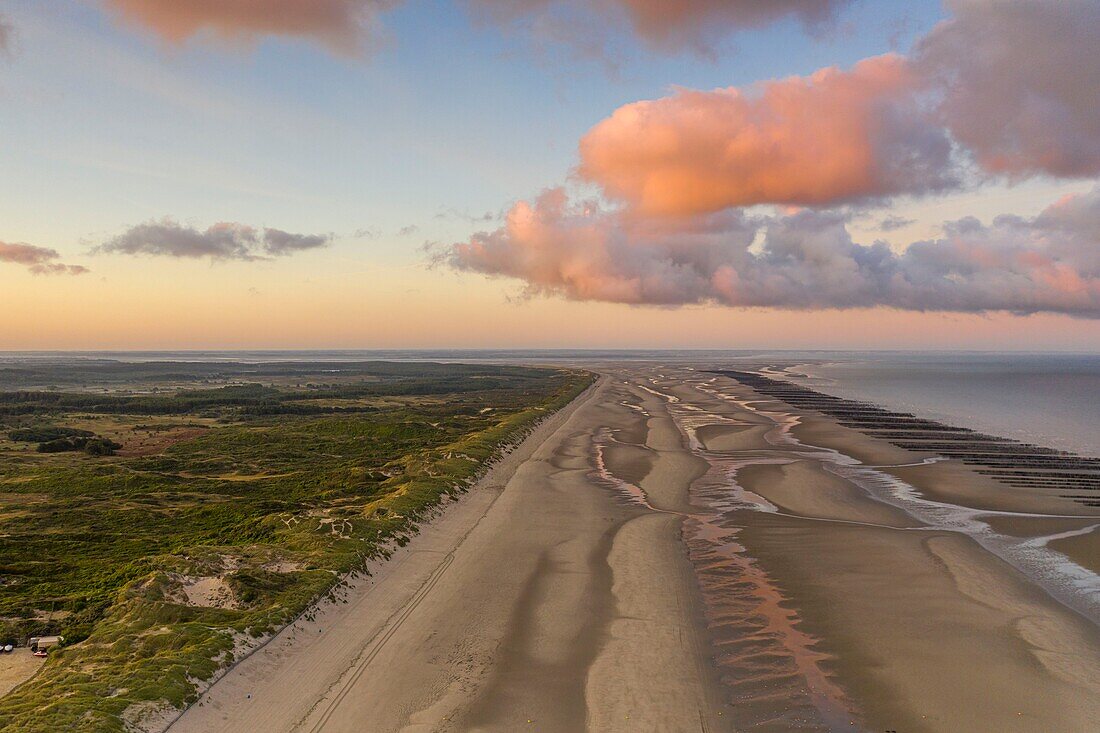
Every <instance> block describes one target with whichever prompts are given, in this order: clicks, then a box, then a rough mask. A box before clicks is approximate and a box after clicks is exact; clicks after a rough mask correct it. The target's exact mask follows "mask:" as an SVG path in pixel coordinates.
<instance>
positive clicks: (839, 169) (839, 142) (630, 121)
mask: <svg viewBox="0 0 1100 733" xmlns="http://www.w3.org/2000/svg"><path fill="white" fill-rule="evenodd" d="M920 91H921V80H920V79H919V78H918V77H917V76H916V75H915V74H914V73H913V72H912V70H911V69H910V68H909V65H908V64H907V62H906V61H905V59H903V58H902V57H900V56H896V55H893V54H890V55H886V56H878V57H875V58H871V59H867V60H865V61H862V62H860V63H859V64H857V65H856V66H855V67H854V68H852V69H851V70H850V71H842V70H840V69H836V68H827V69H822V70H820V71H818V72H816V73H815V74H813V75H812V76H809V77H791V78H788V79H783V80H779V81H772V82H767V83H765V84H762V85H760V86H759V87H757V88H754V89H748V90H742V89H737V88H729V89H719V90H716V91H712V92H699V91H689V90H684V91H678V92H677V93H675V94H674V95H673V96H671V97H666V98H664V99H658V100H655V101H647V102H636V103H634V104H628V105H626V106H624V107H621V108H619V109H618V110H616V111H615V113H614V114H613V115H612V116H611V117H609V118H608V119H606V120H604V121H603V122H601V123H599V124H598V125H596V126H595V127H594V128H593V129H592V130H591V131H590V132H589V133H588V134H587V135H585V137H584V138H583V139H582V140H581V143H580V156H581V163H580V167H579V174H580V176H581V177H582V178H584V179H585V180H588V181H590V182H593V183H597V184H599V185H600V186H601V187H602V188H603V190H604V192H605V194H606V195H607V196H608V197H609V198H611V199H613V200H617V201H622V202H624V203H626V204H628V205H629V206H631V207H634V208H636V209H638V210H639V211H641V212H643V213H646V214H659V215H684V214H696V213H700V212H706V211H718V210H721V209H724V208H729V207H736V206H749V205H754V204H763V203H776V204H796V205H810V206H814V205H826V204H834V203H838V202H844V201H856V200H860V199H868V198H878V197H884V196H891V195H895V194H900V193H923V192H927V191H930V190H938V189H943V188H946V187H948V186H949V185H952V184H953V183H954V180H953V174H952V172H951V170H950V160H949V159H950V152H951V148H950V142H949V141H948V139H947V137H946V135H945V134H944V133H943V131H942V130H941V129H939V128H938V127H936V126H935V125H934V124H931V123H930V122H929V120H928V117H927V115H926V114H925V112H924V110H923V109H922V107H921V106H920V104H919V102H918V99H919V92H920Z"/></svg>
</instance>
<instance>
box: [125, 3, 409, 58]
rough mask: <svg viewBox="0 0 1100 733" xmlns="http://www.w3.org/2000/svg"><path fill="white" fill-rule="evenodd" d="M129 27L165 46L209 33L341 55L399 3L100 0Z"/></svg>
mask: <svg viewBox="0 0 1100 733" xmlns="http://www.w3.org/2000/svg"><path fill="white" fill-rule="evenodd" d="M104 1H105V2H106V4H107V6H108V7H109V8H111V9H112V10H114V11H115V12H116V13H118V14H119V15H120V16H121V17H122V18H123V19H124V20H126V21H127V22H129V23H131V24H134V25H137V26H141V27H144V28H147V29H149V30H151V31H153V32H154V33H156V34H157V35H159V36H160V37H162V38H164V39H165V40H166V41H169V42H171V43H182V42H184V41H186V40H188V39H190V38H192V37H194V36H197V35H200V34H203V33H211V34H213V35H215V36H219V37H221V38H223V39H226V40H231V41H246V42H251V41H254V40H255V39H257V38H260V37H263V36H284V37H301V38H308V39H311V40H314V41H318V42H320V43H323V44H325V45H327V46H329V47H330V48H332V49H334V50H336V51H338V52H341V53H349V54H351V53H356V52H358V51H360V50H361V49H362V46H363V43H364V41H365V39H366V38H367V37H368V36H369V35H370V34H371V33H372V31H373V30H374V25H375V22H376V15H377V14H378V13H379V12H382V11H385V10H388V9H390V8H391V7H393V6H394V5H395V4H396V3H397V2H398V0H104Z"/></svg>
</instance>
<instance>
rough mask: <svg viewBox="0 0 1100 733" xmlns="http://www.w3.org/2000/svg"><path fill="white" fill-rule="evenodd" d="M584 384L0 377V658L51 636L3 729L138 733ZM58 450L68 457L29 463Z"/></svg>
mask: <svg viewBox="0 0 1100 733" xmlns="http://www.w3.org/2000/svg"><path fill="white" fill-rule="evenodd" d="M590 380H591V377H590V375H588V374H586V373H582V372H575V371H569V370H554V369H534V368H523V367H496V366H470V365H437V364H425V363H414V364H395V363H377V362H376V363H370V362H362V363H341V364H332V363H324V364H308V363H292V364H287V363H284V364H271V365H264V364H261V365H256V364H250V365H245V364H224V363H223V364H217V365H211V364H209V363H206V364H180V363H177V364H171V365H164V364H156V365H149V364H144V365H122V364H119V363H117V362H92V363H89V364H82V365H64V368H57V367H56V365H38V366H35V367H33V368H27V367H24V368H21V369H20V370H18V371H16V370H14V369H4V368H3V367H2V366H0V388H4V389H5V391H2V392H0V538H2V540H0V642H4V641H10V642H14V643H17V644H25V643H26V641H27V639H28V637H30V636H33V635H41V634H62V635H64V637H65V643H64V644H63V645H62V646H61V647H60V648H58V649H56V650H53V651H51V653H50V657H49V659H48V660H47V662H46V663H45V665H44V666H43V668H42V669H41V671H40V672H39V673H38V674H37V675H35V677H34V678H32V679H31V680H29V681H28V682H26V683H24V684H22V685H21V686H19V687H17V688H16V689H15V690H13V691H12V692H11V693H9V694H8V695H6V696H4V697H3V698H0V731H4V732H7V731H20V732H25V731H38V730H41V731H57V730H77V729H79V730H104V731H123V730H129V729H140V728H142V727H145V726H148V725H153V726H154V727H155V721H156V720H157V719H158V718H163V716H165V715H170V714H171V710H172V709H174V708H179V707H181V706H183V705H186V704H187V703H188V702H190V701H192V700H193V699H195V696H196V690H197V689H199V687H200V686H201V685H202V683H203V681H206V680H210V679H211V678H212V677H213V676H214V675H215V674H216V673H217V671H218V670H219V669H220V668H222V667H224V666H225V665H227V664H229V663H231V662H232V660H234V659H235V658H236V657H238V656H239V655H240V654H242V653H244V652H245V651H247V649H248V648H250V647H251V646H253V645H254V644H255V643H256V640H258V639H261V638H263V637H264V636H265V635H267V634H270V633H271V632H272V631H274V630H275V629H277V628H278V627H280V626H281V625H283V624H285V623H287V622H288V621H289V620H291V619H293V618H294V617H295V616H297V615H298V614H300V613H303V612H308V610H307V609H308V607H309V606H310V604H311V603H312V602H313V601H315V600H316V599H318V598H319V597H321V596H323V595H324V594H327V593H332V592H334V590H336V589H338V587H339V586H340V585H341V583H342V582H343V579H344V578H346V577H347V575H348V574H349V573H354V572H357V571H362V570H363V568H364V564H365V563H366V562H367V561H368V560H370V559H371V558H376V557H378V556H380V555H383V554H385V553H386V552H387V547H392V545H393V543H402V542H403V541H404V540H405V538H407V536H408V535H409V533H410V532H412V531H413V530H414V528H415V525H416V523H417V522H418V521H419V520H421V519H423V518H424V517H425V515H426V513H427V512H429V510H430V509H431V508H432V507H434V506H435V505H437V504H438V503H439V502H440V501H441V499H443V498H444V497H446V496H448V495H455V494H457V493H460V492H461V491H462V490H463V489H464V488H465V487H467V486H468V485H469V484H470V483H472V482H473V481H474V480H475V479H476V477H477V476H478V475H479V473H480V472H482V471H483V470H484V468H485V466H486V464H487V462H488V461H489V460H491V459H492V457H493V456H494V455H497V454H499V452H500V451H501V450H502V449H504V448H505V447H506V446H507V445H508V444H510V443H512V442H514V441H516V440H517V439H519V438H520V437H522V435H523V434H524V433H525V432H526V431H528V430H529V429H530V428H531V427H532V426H533V425H534V424H535V423H537V422H538V421H539V420H540V419H541V418H542V417H544V416H546V415H547V414H549V413H550V412H552V411H553V410H555V409H557V408H559V407H561V406H563V405H565V404H566V403H568V402H569V401H570V400H571V399H573V398H574V397H575V396H576V395H577V394H579V393H580V392H581V391H582V390H583V389H584V388H585V387H586V386H587V385H588V384H589V383H590ZM59 381H60V382H61V383H60V384H58V383H57V382H59ZM57 440H69V441H74V445H75V443H76V442H80V443H81V446H80V448H82V449H76V448H72V449H66V450H61V451H50V450H48V449H47V450H42V449H40V448H39V446H41V445H43V444H48V443H49V442H50V441H57ZM82 441H83V442H82ZM93 442H94V443H93ZM91 444H95V445H97V446H98V445H104V446H108V447H110V449H109V450H99V449H94V450H88V449H87V448H86V446H87V445H91ZM111 446H113V447H111Z"/></svg>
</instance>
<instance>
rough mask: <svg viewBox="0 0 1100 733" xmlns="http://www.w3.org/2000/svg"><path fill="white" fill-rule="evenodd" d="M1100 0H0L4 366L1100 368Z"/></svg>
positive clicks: (0, 343) (0, 325)
mask: <svg viewBox="0 0 1100 733" xmlns="http://www.w3.org/2000/svg"><path fill="white" fill-rule="evenodd" d="M1098 48H1100V3H1097V2H1095V1H1094V0H1058V1H1057V2H1055V1H1054V0H1049V1H1045V2H1044V1H1041V0H950V1H948V2H944V3H942V4H941V3H940V2H936V1H935V0H929V1H928V2H913V1H912V0H896V1H895V0H890V1H883V0H875V1H874V2H872V1H871V0H752V1H750V0H681V1H680V2H677V3H663V2H658V1H657V0H597V1H595V2H591V1H584V2H582V0H530V1H529V2H524V1H523V0H449V1H448V0H435V1H429V0H220V2H216V1H215V0H188V1H186V2H184V1H180V0H175V1H173V0H82V1H78V2H74V1H73V0H65V1H62V0H33V1H31V0H0V169H2V171H3V175H0V306H2V308H3V311H2V312H0V349H15V350H24V349H147V348H148V349H173V348H178V349H189V348H226V349H232V348H355V349H369V348H417V347H425V348H436V347H509V346H514V347H640V348H660V347H673V348H675V347H704V348H755V347H767V348H780V347H789V348H973V349H987V348H988V349H1025V350H1027V349H1061V350H1080V351H1096V350H1100V188H1098V187H1097V183H1096V182H1097V180H1098V179H1100V102H1097V100H1098V99H1100V53H1097V49H1098Z"/></svg>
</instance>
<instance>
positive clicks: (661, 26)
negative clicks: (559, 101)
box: [471, 0, 851, 53]
mask: <svg viewBox="0 0 1100 733" xmlns="http://www.w3.org/2000/svg"><path fill="white" fill-rule="evenodd" d="M471 2H472V4H473V6H474V7H475V8H477V9H478V10H479V11H481V12H482V13H483V14H485V15H487V16H488V17H490V18H491V19H493V20H495V21H497V22H503V23H519V22H526V23H528V24H529V26H530V27H531V29H532V30H533V31H534V32H535V33H536V35H541V36H542V37H550V38H551V39H553V40H556V41H568V40H569V39H570V38H572V39H573V40H574V41H575V42H578V41H579V42H580V43H582V44H587V45H589V46H601V45H602V42H601V41H599V40H598V36H597V37H596V38H594V37H593V29H594V28H595V29H597V30H605V29H607V28H611V27H614V26H616V25H625V26H626V27H628V28H630V29H631V31H632V32H633V33H634V34H635V35H637V36H638V37H639V38H640V39H642V41H644V42H645V43H646V44H647V45H649V46H650V47H651V48H654V49H657V50H661V51H682V50H685V49H691V50H695V51H701V52H704V53H705V52H709V51H710V50H712V48H713V47H714V46H715V44H717V43H718V42H720V41H721V40H723V39H724V38H725V37H727V36H729V35H730V34H732V33H734V32H736V31H738V30H744V29H747V28H756V27H761V26H765V25H769V24H771V23H775V22H776V21H779V20H782V19H784V18H796V19H797V20H799V21H801V22H802V24H803V25H804V26H805V27H807V28H809V29H811V30H818V29H820V28H821V27H822V26H824V25H825V24H827V23H828V22H829V21H831V20H832V19H833V18H834V17H835V15H836V12H837V11H838V9H840V8H841V7H843V6H845V5H848V4H849V3H850V2H851V0H677V1H676V2H668V0H471Z"/></svg>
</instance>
